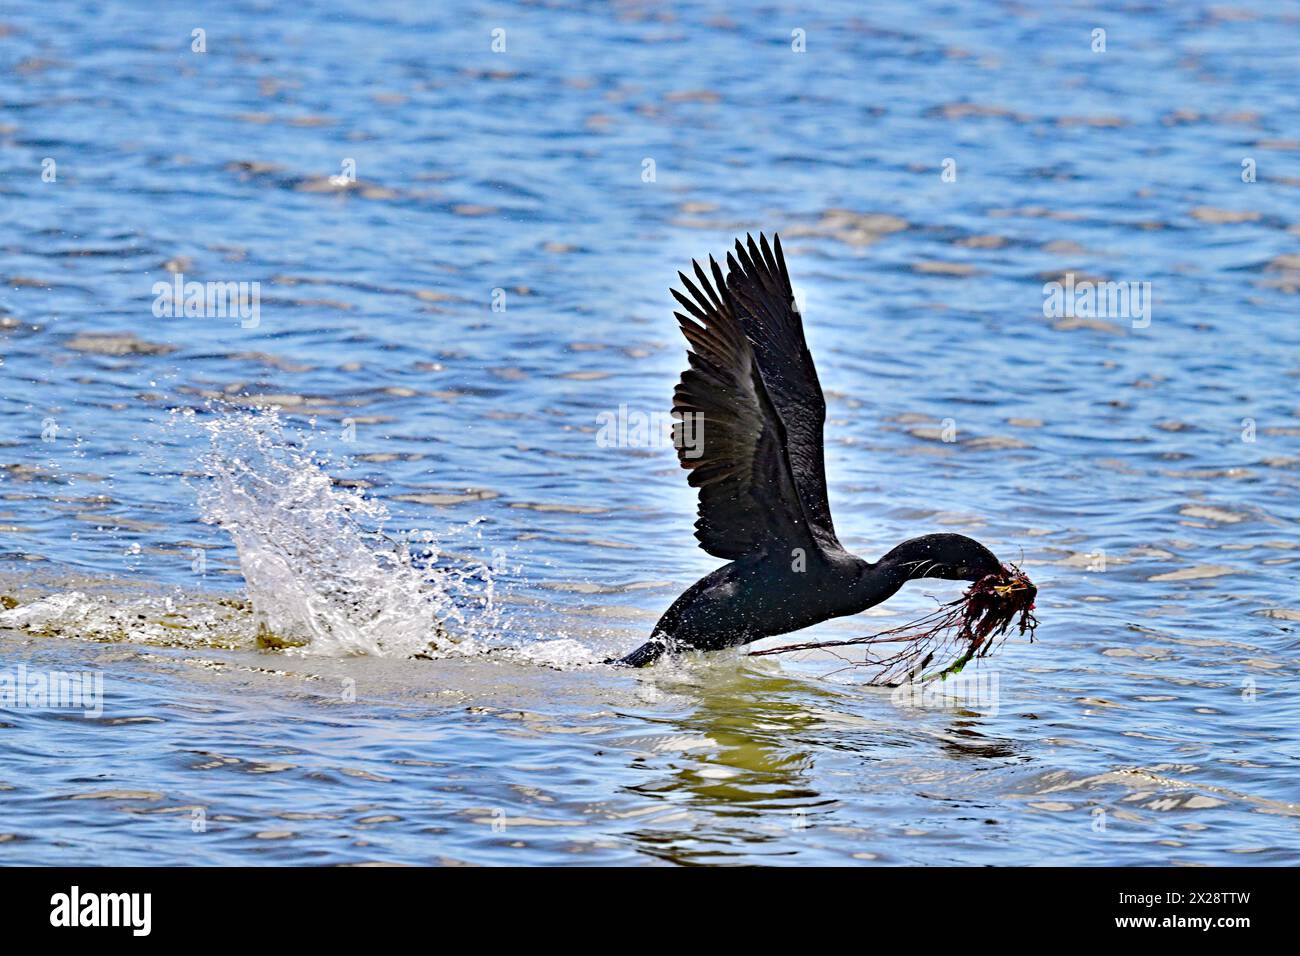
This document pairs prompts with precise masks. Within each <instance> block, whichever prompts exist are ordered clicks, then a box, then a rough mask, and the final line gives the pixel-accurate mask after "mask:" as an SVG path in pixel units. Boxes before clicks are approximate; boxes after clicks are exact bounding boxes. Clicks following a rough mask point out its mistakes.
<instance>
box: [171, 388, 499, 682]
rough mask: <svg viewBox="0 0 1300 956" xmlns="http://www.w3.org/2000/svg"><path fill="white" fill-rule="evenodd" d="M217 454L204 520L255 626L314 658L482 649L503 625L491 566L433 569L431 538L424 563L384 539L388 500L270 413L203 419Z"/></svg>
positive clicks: (209, 466)
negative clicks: (231, 553) (215, 532)
mask: <svg viewBox="0 0 1300 956" xmlns="http://www.w3.org/2000/svg"><path fill="white" fill-rule="evenodd" d="M204 427H205V428H206V429H207V432H208V436H209V439H210V449H209V451H208V453H207V454H206V455H205V456H204V458H203V466H204V472H205V477H206V479H207V480H206V481H205V482H203V483H202V484H200V485H198V486H197V489H196V490H197V492H198V498H199V505H200V509H201V511H202V515H203V520H204V521H207V522H209V523H211V524H215V525H219V526H220V527H222V528H224V529H225V530H226V531H227V532H228V533H229V534H230V536H231V538H232V539H233V540H234V543H235V548H236V550H237V551H238V555H239V568H240V571H241V572H242V573H243V576H244V580H245V582H246V586H247V592H248V597H249V599H250V601H251V603H252V605H253V612H254V615H255V620H256V625H257V627H258V629H259V632H261V633H263V634H269V635H271V636H273V638H274V639H275V640H277V641H279V642H281V643H284V644H289V645H296V646H299V647H300V648H301V650H302V651H304V652H307V653H316V654H328V655H336V656H338V655H351V654H375V655H388V656H402V657H409V656H414V655H422V656H423V655H428V656H439V655H443V654H447V653H478V652H481V650H482V649H483V647H482V641H483V640H485V639H489V638H491V637H492V636H494V635H495V634H496V633H497V632H498V630H499V628H498V609H497V605H496V602H495V585H494V582H493V579H492V574H491V570H490V569H489V568H488V567H487V566H486V565H484V564H477V565H473V566H471V567H467V568H446V567H442V568H434V567H433V565H434V564H435V562H436V561H437V558H438V555H437V552H436V551H435V550H434V548H433V546H432V536H431V535H429V534H428V533H427V532H420V533H416V534H414V535H409V537H411V538H414V539H417V540H424V541H425V542H427V543H428V548H427V549H426V550H424V551H423V552H422V553H421V555H420V559H421V563H422V564H427V565H428V566H426V567H417V566H416V565H415V564H413V563H412V560H411V556H410V550H409V548H408V546H407V545H406V543H405V541H406V540H407V538H408V535H407V534H401V535H398V540H397V541H394V540H393V539H392V538H389V537H387V536H386V535H385V534H384V529H385V527H386V526H387V525H388V524H389V513H388V510H387V508H386V507H385V506H384V505H383V503H382V502H380V501H377V500H375V499H373V498H367V497H366V496H364V495H362V494H361V493H359V492H357V491H353V490H349V489H346V488H340V487H337V486H336V485H335V484H334V482H333V480H332V479H331V478H330V475H329V474H328V472H327V471H326V470H325V467H326V466H327V465H331V464H338V463H336V462H331V461H330V460H329V459H328V458H327V457H325V456H323V455H322V454H320V453H318V452H316V451H314V450H313V439H314V436H313V434H312V433H311V432H310V431H295V432H293V433H292V434H290V433H289V432H288V430H287V429H286V428H285V426H284V425H283V423H282V422H281V420H280V418H279V417H278V416H277V415H276V414H274V413H272V412H256V413H250V412H230V413H223V414H219V415H218V416H217V417H216V418H214V419H212V420H211V421H208V422H206V423H205V424H204Z"/></svg>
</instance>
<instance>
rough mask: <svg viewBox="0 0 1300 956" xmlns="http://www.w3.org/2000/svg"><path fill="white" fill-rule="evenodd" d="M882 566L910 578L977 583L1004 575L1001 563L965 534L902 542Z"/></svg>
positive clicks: (936, 535)
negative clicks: (992, 576) (989, 576)
mask: <svg viewBox="0 0 1300 956" xmlns="http://www.w3.org/2000/svg"><path fill="white" fill-rule="evenodd" d="M879 563H880V564H881V565H883V566H885V567H887V568H889V569H891V570H894V571H896V572H898V573H901V574H902V575H903V580H911V579H913V578H943V579H945V580H948V581H978V580H980V579H981V578H983V577H986V576H987V575H990V574H998V575H1001V574H1004V573H1005V570H1004V568H1003V567H1002V562H1001V561H999V560H998V559H997V557H996V556H995V555H994V554H993V552H992V551H990V550H989V549H988V548H986V547H984V545H982V544H980V543H979V542H978V541H976V540H975V539H974V538H968V537H966V536H965V535H964V534H925V535H921V537H919V538H912V539H910V540H908V541H904V542H903V543H902V544H900V545H899V546H898V547H896V548H894V550H892V551H890V552H889V553H888V554H887V555H885V556H884V557H883V558H881V559H880V562H879Z"/></svg>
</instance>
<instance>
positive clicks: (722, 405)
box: [617, 234, 1033, 667]
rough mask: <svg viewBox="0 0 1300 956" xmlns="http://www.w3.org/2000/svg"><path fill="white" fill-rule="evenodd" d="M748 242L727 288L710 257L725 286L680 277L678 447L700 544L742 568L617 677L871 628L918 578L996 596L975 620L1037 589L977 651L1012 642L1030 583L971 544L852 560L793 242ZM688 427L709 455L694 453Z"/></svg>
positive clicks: (957, 538) (936, 540) (1002, 615)
mask: <svg viewBox="0 0 1300 956" xmlns="http://www.w3.org/2000/svg"><path fill="white" fill-rule="evenodd" d="M746 239H747V242H746V243H744V244H742V243H741V242H740V241H739V240H737V241H736V250H735V255H734V256H733V255H731V254H730V253H728V255H727V275H726V278H725V279H724V278H723V274H722V270H721V268H719V266H718V264H717V262H715V261H714V260H713V258H712V257H710V258H709V271H710V272H711V273H712V282H710V276H709V274H707V273H706V272H705V270H704V269H703V268H701V266H700V265H699V263H698V262H696V263H693V265H694V272H695V280H694V281H692V280H691V279H690V278H689V277H688V276H686V275H685V274H684V273H680V272H679V273H678V275H679V276H680V277H681V280H682V285H683V286H684V287H685V290H686V291H685V293H683V292H679V291H678V290H676V289H673V290H672V294H673V296H674V297H675V298H676V299H677V301H678V302H679V303H680V304H681V306H682V308H683V309H684V310H685V312H684V313H683V312H676V313H674V314H675V315H676V316H677V321H678V322H679V323H680V324H681V328H682V332H684V333H685V335H686V339H687V342H688V343H689V344H690V351H689V352H688V353H687V357H688V359H689V361H690V367H689V368H688V369H686V371H684V372H683V373H682V376H681V381H680V382H679V383H678V385H677V389H676V391H675V393H674V395H673V417H674V418H676V419H677V420H678V423H677V424H676V425H674V428H673V431H674V444H675V445H676V446H677V454H678V460H679V461H680V463H681V466H682V467H683V468H687V469H690V478H689V480H690V484H691V486H692V487H695V488H698V489H699V519H698V520H697V521H696V522H695V529H696V530H695V536H696V537H697V538H698V539H699V541H700V546H701V547H703V548H704V550H705V551H707V552H708V553H709V554H712V555H716V556H717V557H719V558H725V559H727V560H728V561H729V562H730V563H729V564H727V565H724V566H723V567H721V568H718V569H717V570H716V571H714V572H713V573H712V574H709V575H708V576H707V577H705V578H703V579H701V580H700V581H697V582H696V583H695V584H693V585H692V586H691V587H690V588H688V589H687V590H686V592H685V593H684V594H682V596H681V597H679V598H678V599H677V600H676V601H674V602H673V604H672V606H671V607H670V608H669V609H668V611H667V612H666V613H665V614H664V616H663V617H662V618H661V619H660V621H659V623H658V624H656V625H655V629H654V632H653V633H652V634H651V637H650V640H649V641H647V642H646V643H645V644H643V645H642V646H641V647H640V648H638V649H637V650H635V651H633V652H632V653H631V654H629V655H627V656H626V657H624V658H622V660H620V661H618V662H617V663H620V664H625V665H629V666H633V667H641V666H644V665H646V664H650V663H652V662H653V661H655V660H657V659H658V658H659V657H660V656H661V655H662V654H664V653H666V652H668V653H671V652H673V651H676V650H680V649H684V648H698V649H702V650H716V649H719V648H725V647H734V646H736V645H740V644H748V643H749V642H751V641H757V640H759V639H761V638H765V637H770V636H772V635H775V634H785V633H787V632H789V631H796V630H799V629H800V628H804V627H808V626H810V625H813V624H817V623H819V622H821V621H825V620H827V619H828V618H832V617H840V616H843V615H846V614H857V613H858V612H859V611H863V610H866V609H867V608H869V607H871V606H873V605H876V604H879V603H881V602H882V601H884V600H886V599H888V598H889V597H890V596H891V595H893V594H894V592H896V591H897V590H898V589H899V588H900V587H902V586H903V584H904V583H906V582H907V581H910V580H912V579H914V578H946V579H949V580H958V581H972V582H986V586H985V587H984V589H983V590H982V592H981V595H980V600H979V601H971V600H970V598H971V596H972V595H973V593H974V592H975V591H976V588H972V589H971V591H969V592H967V607H968V608H969V607H972V606H974V605H978V608H977V610H970V611H969V612H968V615H975V614H976V613H979V614H984V613H985V612H986V611H987V609H988V607H989V605H990V602H993V603H995V604H996V603H999V601H1000V598H999V596H998V594H1003V593H1005V591H1006V589H1007V588H1008V587H1009V585H1008V583H1007V582H1011V581H1013V580H1014V581H1016V582H1018V583H1019V584H1022V585H1023V586H1020V587H1018V588H1016V590H1017V591H1018V592H1020V593H1019V595H1018V596H1017V597H1016V598H1015V599H1014V604H1008V603H1007V602H1006V601H1001V605H1004V606H999V608H998V613H997V614H996V615H986V618H985V623H987V624H988V625H989V627H986V628H978V627H977V628H976V630H977V631H983V634H981V635H980V637H979V640H978V641H976V645H975V646H976V647H978V646H979V643H980V642H982V641H983V637H984V636H987V633H988V630H989V629H990V628H991V627H992V626H993V625H994V624H1001V625H1003V627H1002V629H1003V630H1005V623H1006V622H1009V620H1010V618H1011V614H1012V613H1013V612H1021V611H1024V612H1025V613H1026V615H1027V611H1028V609H1032V602H1033V587H1032V585H1031V584H1029V581H1028V578H1025V577H1023V575H1020V574H1019V572H1018V571H1016V570H1015V569H1013V568H1004V566H1003V565H1002V562H1000V561H999V560H998V559H997V558H996V557H995V556H994V555H993V552H991V551H990V550H989V549H988V548H986V547H984V545H982V544H980V543H979V542H978V541H974V540H972V539H971V538H967V537H965V536H963V535H960V534H927V535H923V536H921V537H918V538H912V539H911V540H909V541H904V542H903V543H902V544H900V545H898V547H896V548H894V549H893V550H892V551H890V552H889V553H888V554H886V555H885V556H884V557H882V558H881V559H880V560H879V561H864V560H863V559H862V558H859V557H857V556H856V555H853V554H850V553H849V552H848V551H846V550H844V547H843V546H842V545H841V544H840V542H839V539H838V538H836V536H835V527H834V525H833V524H832V523H831V509H830V504H829V503H828V502H827V499H826V469H825V465H824V459H823V453H822V426H823V423H824V422H825V420H826V401H825V399H824V398H823V397H822V390H821V385H820V384H819V383H818V381H817V371H816V369H815V368H814V367H813V360H812V355H811V354H809V352H808V346H807V344H806V342H805V341H804V334H803V322H802V319H801V317H800V315H799V312H798V311H797V308H796V304H795V302H794V297H793V292H792V290H791V287H790V275H789V273H788V272H787V271H786V265H785V257H784V255H783V253H782V251H781V240H780V238H779V237H777V236H775V235H774V236H773V242H772V244H771V245H769V244H768V241H767V238H766V237H765V236H763V235H762V234H760V235H759V240H758V242H757V243H755V242H754V240H753V238H752V237H749V236H747V237H746ZM684 427H689V428H694V429H695V430H696V431H697V432H700V434H699V436H698V437H700V438H702V441H701V442H698V443H696V442H694V441H690V442H688V441H683V440H682V439H683V434H682V431H681V429H683V428H684ZM701 429H702V432H701ZM998 588H1000V589H1001V590H999V591H998V594H995V593H994V591H995V590H998ZM955 603H959V602H955ZM994 617H996V620H994ZM959 618H960V614H958V615H956V616H955V617H954V618H953V619H954V620H956V619H959ZM1026 619H1029V620H1032V619H1031V618H1022V625H1021V629H1022V631H1023V630H1024V628H1025V623H1024V622H1025V620H1026ZM968 623H969V621H968ZM976 623H977V624H978V623H979V621H978V619H976ZM966 632H967V634H969V633H970V628H969V627H967V628H966ZM967 639H968V641H969V640H971V638H969V637H968V638H967ZM984 651H987V647H985V648H984ZM926 660H927V662H928V660H929V658H926ZM963 662H964V661H963Z"/></svg>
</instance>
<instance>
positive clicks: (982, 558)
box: [850, 534, 1002, 611]
mask: <svg viewBox="0 0 1300 956" xmlns="http://www.w3.org/2000/svg"><path fill="white" fill-rule="evenodd" d="M1001 571H1002V563H1001V562H1000V561H998V559H997V558H996V557H995V556H994V554H993V552H992V551H990V550H989V549H988V548H986V547H984V545H982V544H980V543H979V542H978V541H975V540H974V539H972V538H968V537H966V536H965V535H960V534H927V535H922V536H921V537H919V538H912V539H910V540H908V541H904V542H903V543H902V544H900V545H899V546H898V547H896V548H894V549H893V550H892V551H890V552H889V553H888V554H887V555H885V556H884V557H883V558H881V559H880V560H879V561H876V562H875V563H871V562H869V561H861V562H860V564H859V567H858V575H857V579H856V580H855V581H854V583H853V585H852V587H851V589H850V590H851V603H852V604H853V605H854V606H855V607H856V608H857V609H858V610H859V611H865V610H866V609H867V608H869V607H872V606H874V605H876V604H879V603H880V602H881V601H886V600H888V599H889V598H890V597H892V596H893V595H894V593H895V592H896V591H897V590H898V589H899V588H901V587H902V586H903V585H904V584H906V583H907V582H908V581H911V580H913V579H915V578H943V579H946V580H949V581H978V580H980V579H981V578H983V577H984V576H985V575H987V574H998V573H1001Z"/></svg>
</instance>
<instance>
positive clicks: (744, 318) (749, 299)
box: [727, 233, 840, 548]
mask: <svg viewBox="0 0 1300 956" xmlns="http://www.w3.org/2000/svg"><path fill="white" fill-rule="evenodd" d="M745 239H746V242H747V246H748V248H746V246H742V245H741V243H740V240H739V239H737V240H736V255H735V256H734V257H733V256H732V255H731V254H730V253H728V254H727V267H728V272H727V290H728V291H729V292H730V294H731V301H732V303H733V304H734V308H735V313H736V318H737V319H739V320H740V325H741V327H742V328H743V329H744V330H745V337H746V338H747V339H749V343H750V346H751V348H752V351H753V355H754V361H755V362H756V364H757V365H758V370H759V373H760V375H761V377H762V379H763V384H764V385H765V386H766V388H767V394H768V396H769V397H770V398H771V401H772V405H773V406H774V407H775V408H776V412H777V415H778V417H779V419H780V424H781V425H782V427H783V430H784V435H785V454H786V457H787V459H788V460H789V463H790V473H791V474H792V475H793V476H794V482H795V487H796V488H797V489H798V492H799V498H800V500H801V501H802V503H803V510H804V513H805V514H806V515H807V518H808V523H809V525H810V527H811V530H812V534H813V537H814V538H816V540H817V542H818V543H819V544H820V545H822V547H824V548H839V547H840V542H839V539H837V538H836V537H835V526H834V525H833V524H832V523H831V507H830V502H829V501H828V500H827V497H826V459H825V454H824V452H823V449H822V426H823V424H825V422H826V399H825V398H824V397H822V387H821V384H820V383H819V382H818V381H817V369H816V368H815V367H814V366H813V359H812V354H811V353H810V352H809V351H808V343H807V342H806V341H804V337H803V319H802V318H800V316H799V313H798V312H796V311H795V302H794V293H793V291H792V290H791V288H790V273H789V272H788V271H787V270H786V267H785V256H784V255H783V254H782V252H781V237H780V236H778V235H776V234H775V233H774V234H773V236H772V239H773V242H774V243H775V254H773V249H772V247H771V246H769V245H768V244H767V237H766V236H764V235H763V234H762V233H759V236H758V244H757V245H755V243H754V239H753V237H752V236H746V237H745ZM737 259H739V262H737Z"/></svg>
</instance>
